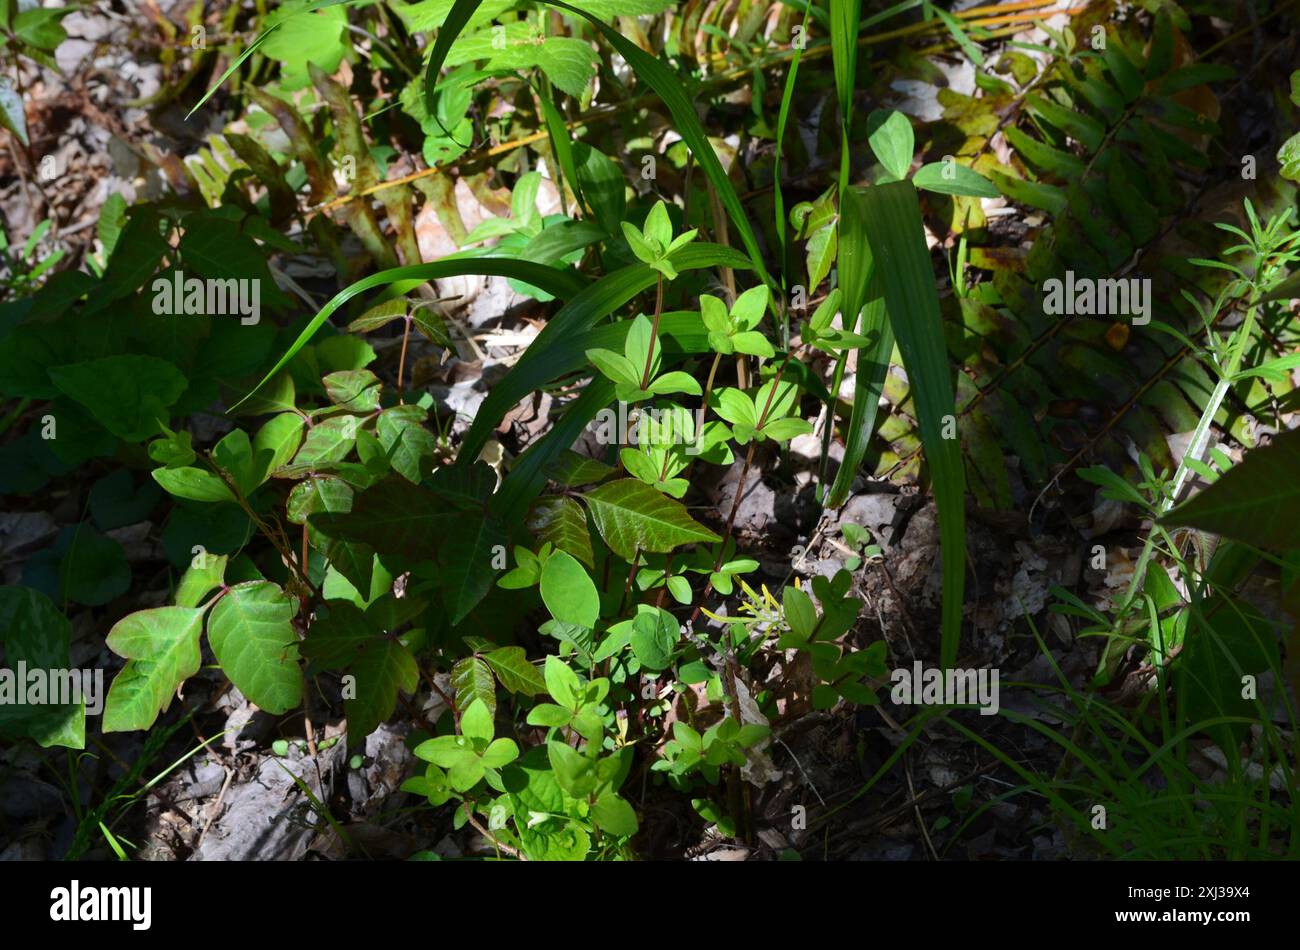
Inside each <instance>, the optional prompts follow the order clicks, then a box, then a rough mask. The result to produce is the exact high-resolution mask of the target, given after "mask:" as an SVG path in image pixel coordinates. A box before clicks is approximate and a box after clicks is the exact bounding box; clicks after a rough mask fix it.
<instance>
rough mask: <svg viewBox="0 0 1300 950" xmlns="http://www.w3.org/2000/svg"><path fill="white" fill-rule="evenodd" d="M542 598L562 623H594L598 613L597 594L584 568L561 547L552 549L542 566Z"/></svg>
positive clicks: (581, 625) (590, 624)
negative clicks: (552, 552) (557, 549)
mask: <svg viewBox="0 0 1300 950" xmlns="http://www.w3.org/2000/svg"><path fill="white" fill-rule="evenodd" d="M541 593H542V602H543V603H545V604H546V609H547V610H549V611H550V612H551V616H552V617H554V618H555V619H556V620H559V621H560V622H562V623H573V624H577V625H578V626H580V627H594V626H596V620H597V619H598V618H599V617H600V595H599V593H598V592H597V591H596V585H595V584H594V583H593V582H592V580H591V578H590V577H588V576H587V570H586V568H584V567H583V566H582V565H581V564H580V563H578V561H577V560H576V559H574V558H573V557H570V556H569V555H568V554H566V553H565V552H563V551H556V552H555V553H554V554H552V555H551V556H550V557H549V558H547V560H546V564H545V565H544V566H543V567H542V580H541Z"/></svg>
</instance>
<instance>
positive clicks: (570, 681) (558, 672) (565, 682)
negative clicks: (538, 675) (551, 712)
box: [543, 654, 582, 709]
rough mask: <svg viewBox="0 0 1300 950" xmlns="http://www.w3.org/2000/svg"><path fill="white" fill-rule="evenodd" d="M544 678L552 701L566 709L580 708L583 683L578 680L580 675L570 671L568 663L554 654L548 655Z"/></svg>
mask: <svg viewBox="0 0 1300 950" xmlns="http://www.w3.org/2000/svg"><path fill="white" fill-rule="evenodd" d="M543 676H544V679H545V681H546V691H547V692H548V693H550V695H551V698H552V699H554V700H555V701H556V702H557V703H559V704H560V705H561V706H563V707H564V708H565V709H576V708H577V707H578V699H579V696H580V695H581V693H582V683H581V682H580V681H579V680H578V674H577V673H575V672H573V670H571V669H569V665H568V664H567V663H565V662H564V661H563V660H561V659H560V658H559V657H558V656H555V655H554V654H550V655H548V656H547V657H546V665H545V667H543Z"/></svg>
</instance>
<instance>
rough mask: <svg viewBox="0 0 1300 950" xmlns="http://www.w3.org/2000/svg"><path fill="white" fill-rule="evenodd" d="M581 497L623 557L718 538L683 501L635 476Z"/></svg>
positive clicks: (628, 558)
mask: <svg viewBox="0 0 1300 950" xmlns="http://www.w3.org/2000/svg"><path fill="white" fill-rule="evenodd" d="M582 497H583V500H584V501H586V503H587V508H588V510H590V512H591V517H592V520H593V521H595V523H596V527H597V529H599V531H600V534H601V536H602V537H603V538H604V539H605V543H606V544H608V545H609V547H610V550H612V551H613V552H614V553H615V554H617V555H618V556H619V557H621V558H623V560H625V561H631V560H632V558H633V557H635V556H636V552H637V551H642V552H645V553H655V554H666V553H668V552H669V551H672V550H673V549H674V548H676V547H677V546H679V545H682V544H689V543H691V542H696V541H699V542H705V543H708V542H712V541H717V540H719V538H718V536H717V535H716V534H714V533H713V532H712V531H710V530H709V529H708V528H706V527H704V526H703V525H701V524H699V523H698V522H696V521H695V520H693V519H692V518H691V516H690V515H689V514H687V512H686V508H685V507H684V506H683V505H681V504H679V503H678V502H676V501H673V500H672V499H671V498H667V497H665V496H664V495H662V494H661V493H660V492H658V491H656V490H655V489H653V488H651V487H650V486H649V485H647V484H645V483H644V482H641V481H638V480H636V479H635V478H623V479H619V480H618V481H614V482H608V483H606V484H604V485H600V486H598V487H596V488H593V489H592V490H591V491H589V492H587V493H585V494H584V495H583V496H582Z"/></svg>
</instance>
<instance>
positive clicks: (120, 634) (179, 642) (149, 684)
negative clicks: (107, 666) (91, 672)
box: [103, 607, 203, 732]
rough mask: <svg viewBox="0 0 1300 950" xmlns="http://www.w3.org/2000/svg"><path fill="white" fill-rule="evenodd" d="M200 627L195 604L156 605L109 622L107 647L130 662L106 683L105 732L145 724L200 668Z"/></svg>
mask: <svg viewBox="0 0 1300 950" xmlns="http://www.w3.org/2000/svg"><path fill="white" fill-rule="evenodd" d="M202 630H203V611H202V610H200V609H199V608H197V607H155V608H154V609H152V610H141V611H139V612H137V613H133V614H130V615H128V616H126V617H123V618H122V619H121V620H119V621H118V622H117V623H116V624H114V625H113V629H112V630H110V631H109V633H108V641H107V643H108V648H109V649H110V650H112V651H113V652H114V653H116V654H117V655H118V656H121V657H125V658H126V659H127V660H128V661H129V662H127V664H126V666H124V667H122V670H121V672H119V673H118V674H117V676H116V677H114V679H113V685H112V686H110V687H109V690H108V699H107V700H106V701H105V704H104V723H103V727H104V731H105V732H127V731H130V730H132V729H148V728H149V727H150V726H152V725H153V724H154V720H156V719H157V718H158V714H159V713H161V712H166V711H167V707H168V706H170V705H171V701H172V697H173V696H174V695H175V693H176V690H177V688H178V687H179V686H180V685H181V683H183V682H185V680H187V679H189V678H190V677H191V676H193V675H194V674H195V673H197V672H198V671H199V634H200V633H201V632H202Z"/></svg>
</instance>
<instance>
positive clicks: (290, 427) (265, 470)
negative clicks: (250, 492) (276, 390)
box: [253, 412, 305, 486]
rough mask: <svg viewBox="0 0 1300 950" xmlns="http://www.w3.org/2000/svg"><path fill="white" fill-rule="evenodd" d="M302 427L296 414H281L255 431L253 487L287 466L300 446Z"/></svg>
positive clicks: (299, 417) (301, 419)
mask: <svg viewBox="0 0 1300 950" xmlns="http://www.w3.org/2000/svg"><path fill="white" fill-rule="evenodd" d="M304 425H305V423H304V421H303V418H302V416H300V415H298V414H297V413H296V412H282V413H280V414H279V415H278V416H274V417H273V418H271V419H270V420H268V421H267V422H266V424H265V425H263V426H262V428H260V429H258V430H257V435H256V436H254V437H253V456H254V458H255V460H256V465H255V469H254V486H256V485H260V484H261V483H262V482H264V481H266V479H267V477H268V476H270V475H272V474H274V473H275V472H277V471H278V470H280V469H281V468H284V466H286V465H288V464H289V462H290V461H291V460H292V459H293V457H294V455H295V454H296V453H297V452H298V446H300V445H301V444H302V429H303V426H304Z"/></svg>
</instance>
